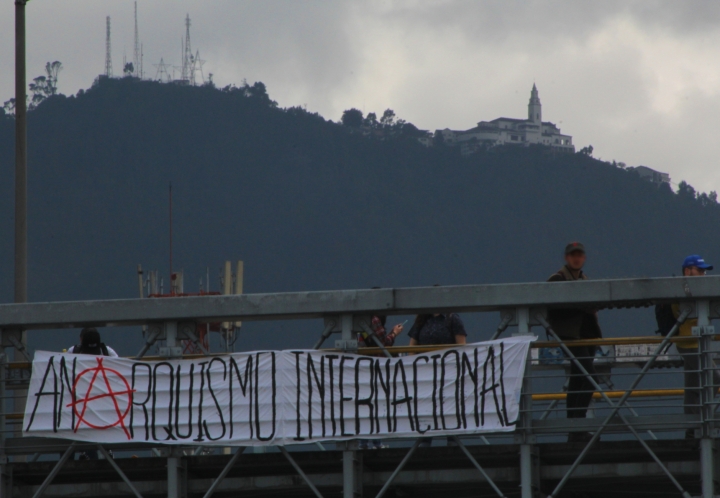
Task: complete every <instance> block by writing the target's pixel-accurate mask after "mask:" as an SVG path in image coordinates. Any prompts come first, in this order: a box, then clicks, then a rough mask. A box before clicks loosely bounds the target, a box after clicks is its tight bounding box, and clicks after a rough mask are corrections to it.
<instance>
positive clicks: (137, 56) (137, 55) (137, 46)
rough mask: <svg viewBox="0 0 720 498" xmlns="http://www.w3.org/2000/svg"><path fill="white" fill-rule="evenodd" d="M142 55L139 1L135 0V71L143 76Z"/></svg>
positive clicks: (140, 76) (137, 75) (136, 74)
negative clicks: (138, 14)
mask: <svg viewBox="0 0 720 498" xmlns="http://www.w3.org/2000/svg"><path fill="white" fill-rule="evenodd" d="M141 57H142V56H141V55H140V35H139V33H138V22H137V2H135V45H134V47H133V71H134V72H135V76H136V77H138V78H142V76H143V75H142V61H141Z"/></svg>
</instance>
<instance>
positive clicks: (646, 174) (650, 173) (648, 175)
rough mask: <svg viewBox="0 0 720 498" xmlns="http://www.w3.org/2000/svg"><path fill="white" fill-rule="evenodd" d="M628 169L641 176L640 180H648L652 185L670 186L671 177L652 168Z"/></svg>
mask: <svg viewBox="0 0 720 498" xmlns="http://www.w3.org/2000/svg"><path fill="white" fill-rule="evenodd" d="M627 169H628V170H630V171H635V172H636V173H637V174H638V175H640V178H642V179H643V180H647V181H649V182H650V183H654V184H655V185H662V184H663V183H667V184H668V185H669V184H670V175H669V174H668V173H662V172H660V171H656V170H654V169H652V168H648V167H647V166H628V168H627Z"/></svg>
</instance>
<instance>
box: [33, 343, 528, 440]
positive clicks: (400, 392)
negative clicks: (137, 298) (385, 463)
mask: <svg viewBox="0 0 720 498" xmlns="http://www.w3.org/2000/svg"><path fill="white" fill-rule="evenodd" d="M534 339H535V338H534V337H532V336H530V337H512V338H509V339H503V340H498V341H491V342H484V343H477V344H469V345H466V346H461V347H454V348H450V349H445V350H440V351H434V352H432V353H428V354H420V355H415V356H406V357H400V358H392V359H390V358H380V357H369V356H358V355H352V354H344V353H340V352H321V351H313V350H302V351H259V352H254V353H237V354H232V355H226V356H216V357H207V358H198V359H192V360H172V361H171V360H168V361H153V362H144V361H133V360H127V359H122V358H110V357H106V356H89V355H75V354H67V353H51V352H46V351H38V352H37V353H36V354H35V360H34V361H33V371H32V379H31V381H30V388H29V394H28V401H27V406H26V407H25V419H24V425H23V430H24V433H25V435H28V436H47V437H60V438H66V439H76V440H80V441H92V442H98V443H105V442H127V441H148V442H153V443H160V444H203V445H213V444H215V445H223V444H228V443H232V444H237V445H242V446H246V445H286V444H293V443H301V442H310V441H313V442H314V441H326V440H347V439H355V438H365V439H381V438H386V437H388V438H389V437H392V438H398V437H412V436H418V435H425V436H435V435H460V434H480V433H487V432H498V431H512V430H513V429H514V423H515V422H516V420H517V417H518V413H519V408H518V403H519V399H520V389H521V385H522V378H523V374H524V372H525V360H526V358H527V352H528V348H529V346H530V342H531V341H532V340H534Z"/></svg>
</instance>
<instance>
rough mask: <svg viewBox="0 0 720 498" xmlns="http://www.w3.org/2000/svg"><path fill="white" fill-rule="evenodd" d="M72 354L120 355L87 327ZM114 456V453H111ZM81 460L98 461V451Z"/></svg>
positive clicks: (83, 452)
mask: <svg viewBox="0 0 720 498" xmlns="http://www.w3.org/2000/svg"><path fill="white" fill-rule="evenodd" d="M66 352H67V353H70V354H91V355H95V356H110V357H113V358H117V357H118V354H117V353H116V352H115V350H114V349H113V348H111V347H110V346H106V345H105V343H103V342H102V340H101V338H100V332H98V330H97V329H96V328H94V327H85V328H84V329H82V330H81V331H80V344H77V345H75V346H70V348H69V349H68V350H67V351H66ZM109 453H110V455H112V451H110V452H109ZM78 459H79V460H97V459H98V452H97V450H88V451H82V452H80V453H79V455H78Z"/></svg>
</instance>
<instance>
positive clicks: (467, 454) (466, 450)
mask: <svg viewBox="0 0 720 498" xmlns="http://www.w3.org/2000/svg"><path fill="white" fill-rule="evenodd" d="M453 439H454V440H455V442H456V443H457V445H458V447H459V448H460V449H461V450H462V452H463V453H465V456H466V457H468V459H469V460H470V462H472V464H473V465H474V466H475V468H476V469H478V470H479V471H480V473H481V474H482V476H483V477H484V478H485V480H486V481H487V482H488V484H489V485H490V487H491V488H493V490H494V491H495V493H497V495H498V496H500V497H501V498H505V495H504V494H503V492H502V491H500V488H498V487H497V485H496V484H495V482H494V481H493V480H492V479H491V478H490V476H489V475H488V474H487V472H485V469H483V468H482V465H480V463H479V462H478V461H477V460H476V459H475V457H473V456H472V453H470V451H469V450H468V449H467V448H466V447H465V445H464V444H463V442H462V441H460V438H458V437H453Z"/></svg>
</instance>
